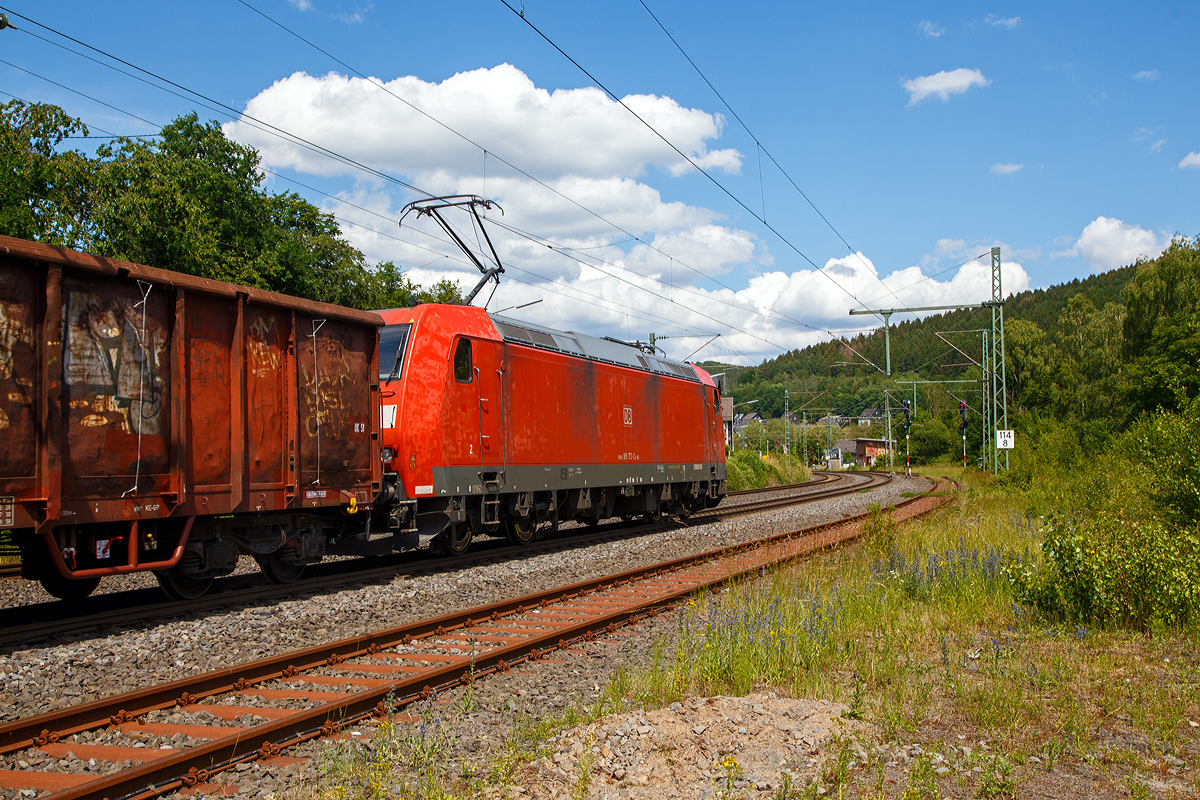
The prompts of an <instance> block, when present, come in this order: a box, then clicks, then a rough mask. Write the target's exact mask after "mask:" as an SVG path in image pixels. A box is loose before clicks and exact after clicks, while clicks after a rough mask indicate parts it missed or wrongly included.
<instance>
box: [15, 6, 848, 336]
mask: <svg viewBox="0 0 1200 800" xmlns="http://www.w3.org/2000/svg"><path fill="white" fill-rule="evenodd" d="M239 2H242V3H243V5H246V6H247V8H250V9H251V10H254V11H256V13H259V14H260V15H261V16H263V17H264V18H266V19H268V20H270V18H269V17H267V16H266V15H265V14H262V12H259V11H257V9H254V8H253V7H252V6H250V5H249V4H247V3H245V2H244V0H239ZM10 13H12V14H13V15H14V16H16V17H18V18H20V19H23V20H25V21H26V22H29V23H30V24H32V25H36V26H37V27H39V28H41V29H43V30H46V31H48V32H50V33H53V34H55V35H57V36H61V37H62V38H64V39H67V40H68V41H71V42H73V43H75V44H77V45H79V46H80V47H83V48H86V49H88V50H90V51H92V52H95V53H98V54H100V55H102V56H104V57H106V58H110V59H112V60H113V61H116V62H118V63H120V64H123V65H125V66H127V67H129V68H130V69H133V70H136V71H137V72H140V73H142V74H143V75H147V76H150V77H152V78H154V79H155V80H158V81H161V82H163V83H166V84H168V85H169V86H172V87H175V88H176V89H179V90H180V91H182V92H185V93H187V94H188V95H191V96H192V97H190V98H189V97H185V96H184V95H180V94H179V93H178V92H175V91H172V90H171V89H168V88H166V87H163V86H160V85H158V84H155V83H152V82H150V81H147V80H145V79H144V78H141V77H139V76H137V75H132V74H130V73H128V72H126V71H125V70H121V69H118V68H116V67H113V66H112V65H111V64H106V63H104V62H103V61H99V60H97V59H95V58H92V57H91V56H88V55H86V54H84V53H79V52H78V51H76V50H73V49H71V48H69V47H65V46H64V45H62V44H59V43H57V42H53V41H52V40H49V39H46V38H45V37H42V36H38V35H37V34H36V33H33V32H31V31H27V30H26V31H23V32H26V33H28V34H29V35H31V36H33V37H34V38H37V39H39V40H41V41H44V42H46V43H48V44H52V45H54V46H56V47H59V48H61V49H64V50H66V51H68V52H71V53H73V54H75V55H77V56H80V57H82V58H85V59H87V60H89V61H92V62H93V63H97V64H100V65H102V66H105V67H108V68H109V69H113V70H114V71H116V72H119V73H121V74H124V75H126V76H128V77H132V78H135V79H136V80H139V81H141V82H143V83H146V84H147V85H150V86H153V87H155V88H158V89H160V90H162V91H166V92H168V93H170V94H172V95H175V96H177V97H180V98H181V99H184V100H188V101H189V102H195V99H194V98H200V99H201V100H202V101H204V102H206V103H209V104H211V105H209V106H207V107H208V108H209V109H210V110H217V108H219V109H222V110H223V111H224V112H225V113H226V114H228V115H230V117H231V118H232V119H243V120H245V119H248V120H250V121H251V122H253V123H255V124H254V125H253V126H252V127H255V128H258V129H260V130H264V131H265V132H267V133H271V134H272V135H276V136H278V137H279V138H282V139H284V140H285V141H289V142H290V143H293V144H299V145H300V146H302V147H304V148H305V149H308V150H311V151H314V152H317V153H318V154H320V155H323V156H326V157H329V158H333V159H334V160H337V161H339V162H340V163H345V164H347V165H351V166H355V167H357V168H359V169H362V170H364V171H366V172H368V173H370V174H373V175H377V176H379V177H381V178H383V179H385V180H388V181H390V182H393V183H396V184H399V185H401V186H404V187H405V188H408V189H410V190H412V191H415V192H418V193H420V194H424V195H426V196H433V195H432V193H430V192H428V191H426V190H423V189H421V188H419V187H416V186H413V185H412V184H409V183H407V182H405V181H401V180H399V179H397V178H394V177H392V176H390V175H387V174H386V173H382V172H380V171H378V170H376V169H374V168H372V167H369V166H367V165H365V164H362V163H360V162H358V161H356V160H354V159H351V158H349V157H347V156H344V155H342V154H340V153H337V152H335V151H333V150H330V149H328V148H325V147H322V146H320V145H317V144H315V143H313V142H310V141H309V140H307V139H304V138H303V137H300V136H298V135H296V134H293V133H291V132H289V131H286V130H284V129H281V128H278V127H276V126H274V125H271V124H270V123H266V122H264V121H262V120H259V119H257V118H255V117H253V116H250V115H248V114H245V113H244V112H241V111H238V110H237V109H234V108H232V107H231V106H228V105H226V104H224V103H221V102H220V101H217V100H214V99H212V98H210V97H208V96H207V95H204V94H203V93H201V92H198V91H196V90H193V89H190V88H188V87H186V86H184V85H182V84H179V83H177V82H175V81H172V80H170V79H169V78H165V77H163V76H161V75H158V74H157V73H155V72H153V71H151V70H147V69H145V68H143V67H139V66H137V65H136V64H133V63H131V62H129V61H126V60H125V59H122V58H120V57H118V56H115V55H113V54H111V53H107V52H106V51H104V50H101V49H99V48H97V47H94V46H92V45H89V44H87V43H86V42H83V41H80V40H79V39H76V38H74V37H72V36H70V35H69V34H65V33H63V32H61V31H58V30H56V29H54V28H51V27H49V26H47V25H44V24H42V23H40V22H38V21H36V20H34V19H32V18H30V17H26V16H24V15H22V14H19V13H16V12H10ZM270 21H272V22H274V20H270ZM275 24H276V25H279V26H280V27H281V28H283V29H284V30H287V28H286V27H284V26H282V25H280V23H277V22H275ZM288 32H289V33H291V31H288ZM293 35H295V36H297V38H300V39H301V40H302V41H305V42H306V43H308V44H310V46H313V47H314V48H315V49H317V50H318V51H319V52H321V53H323V54H325V55H327V56H329V57H330V58H334V57H333V56H330V55H329V54H328V53H325V51H324V50H322V49H321V48H319V47H316V45H312V43H311V42H307V40H305V39H303V37H299V36H298V35H297V34H294V33H293ZM334 60H335V61H338V63H339V64H342V65H343V66H345V67H346V68H347V69H351V70H352V71H354V72H356V74H359V75H361V73H358V72H357V71H356V70H353V69H352V68H350V67H349V66H347V65H345V64H344V63H343V62H341V61H340V60H338V59H336V58H334ZM376 83H377V82H376ZM377 85H378V84H377ZM383 88H384V89H385V91H386V87H383ZM388 94H391V95H392V96H393V97H396V99H398V100H401V101H402V102H405V103H406V104H407V105H410V106H411V104H410V103H408V102H407V101H405V100H403V98H400V97H399V96H397V95H394V94H393V93H391V92H390V91H388ZM202 105H203V103H202ZM213 106H216V107H217V108H213ZM413 108H414V109H415V110H417V111H420V109H417V108H416V107H415V106H413ZM115 110H119V109H115ZM121 113H125V114H129V116H132V117H135V118H137V117H136V115H132V114H130V113H129V112H124V111H122V112H121ZM218 113H220V112H218ZM420 113H422V114H424V112H423V111H421V112H420ZM425 116H429V115H427V114H426V115H425ZM429 118H430V119H431V120H433V121H435V122H437V123H438V124H439V125H442V126H443V127H445V128H447V130H451V131H453V129H451V128H449V127H448V126H445V125H444V124H443V123H441V122H440V121H438V120H436V119H434V118H433V117H429ZM148 124H153V123H148ZM453 132H455V133H456V134H457V135H459V136H462V134H458V133H457V132H456V131H453ZM463 138H464V139H465V140H467V141H470V140H469V139H466V137H463ZM471 143H472V144H475V143H474V142H471ZM475 146H477V147H478V146H479V145H477V144H475ZM481 149H482V148H481ZM492 155H493V157H495V158H497V159H498V160H500V161H502V162H503V163H505V164H506V165H508V166H509V167H511V168H513V169H514V170H515V171H517V172H519V173H520V174H522V175H525V176H526V177H528V178H530V179H531V180H534V181H535V182H537V183H539V184H540V185H542V186H544V187H545V188H547V189H550V190H551V191H553V192H555V193H556V194H558V195H559V196H561V197H563V198H564V199H566V200H568V201H569V202H572V203H573V204H574V205H576V206H578V207H579V208H581V209H584V210H586V211H588V212H589V213H591V214H592V215H593V216H596V217H597V218H598V219H601V220H603V221H605V222H606V223H608V224H610V225H613V226H614V227H616V228H617V229H618V230H621V231H622V232H623V233H625V234H626V235H627V236H629V237H631V238H634V239H636V240H637V241H639V242H641V241H642V240H641V239H640V237H636V236H634V235H633V234H631V233H629V232H627V231H624V229H622V228H620V227H619V226H616V225H615V224H613V223H611V222H610V221H608V220H606V219H604V218H603V217H602V216H600V215H598V214H596V213H595V212H592V211H590V209H586V207H584V206H582V205H580V204H579V203H577V202H575V201H574V200H571V199H570V198H568V197H566V196H565V195H562V193H561V192H558V191H557V190H555V189H553V187H550V186H548V185H546V184H545V183H543V182H542V181H539V180H538V179H537V178H535V177H533V176H532V175H530V174H529V173H527V172H525V171H524V170H521V169H520V168H518V167H516V166H515V165H513V164H511V163H510V162H508V161H506V160H504V159H503V158H500V157H499V156H496V155H495V154H494V153H493V154H492ZM275 174H277V173H275ZM339 199H340V198H339ZM360 227H365V226H360ZM368 230H370V229H368ZM377 233H381V232H378V231H377ZM383 235H385V236H386V235H387V234H383ZM389 238H393V239H397V237H394V236H391V237H389ZM397 240H398V241H404V240H400V239H397ZM410 244H411V243H410ZM648 246H650V247H651V248H652V249H654V250H656V251H658V252H660V253H661V252H662V251H661V250H658V248H655V247H653V245H648ZM664 255H665V254H664ZM676 260H678V259H676ZM680 263H681V264H683V262H680ZM809 263H812V261H811V260H809ZM683 265H684V266H688V265H686V264H683ZM814 266H815V264H814ZM688 268H689V269H692V270H693V271H694V272H697V274H700V275H702V276H703V273H700V272H699V271H698V270H695V269H694V268H691V267H688ZM530 274H536V273H530ZM704 277H707V276H704ZM827 277H828V276H827ZM831 280H832V279H831ZM835 283H836V281H835ZM631 285H633V286H635V287H636V288H638V289H639V290H641V291H649V290H646V289H645V287H640V286H637V285H636V284H631ZM727 288H728V287H727ZM731 291H736V290H732V289H731ZM649 293H650V294H653V295H655V296H656V297H659V298H660V299H663V298H662V296H661V295H659V294H657V293H655V292H652V291H650V292H649ZM676 305H680V304H678V303H676ZM680 307H681V308H685V309H686V310H688V311H691V312H692V313H697V314H699V315H700V316H702V317H705V318H706V319H710V320H712V321H714V322H717V323H718V324H720V325H723V326H725V327H727V328H729V329H730V330H733V331H736V332H738V333H742V334H744V335H747V336H750V337H751V338H754V339H758V340H759V341H762V342H763V343H765V344H768V345H770V346H771V347H773V348H775V349H779V350H782V351H786V350H787V349H788V348H785V347H782V346H781V345H778V344H776V343H774V342H771V341H770V340H768V339H765V338H763V337H761V336H758V335H756V334H753V333H750V332H749V331H745V330H742V329H740V328H737V327H736V326H732V325H729V324H728V323H726V322H723V321H721V320H718V319H716V318H715V317H711V316H709V315H707V314H704V313H703V312H699V311H697V310H695V309H690V308H688V307H686V306H682V305H681V306H680ZM742 310H744V311H749V312H750V313H752V314H755V315H759V316H766V315H765V314H763V312H761V311H759V310H757V309H742ZM800 324H805V323H800ZM807 327H812V326H807Z"/></svg>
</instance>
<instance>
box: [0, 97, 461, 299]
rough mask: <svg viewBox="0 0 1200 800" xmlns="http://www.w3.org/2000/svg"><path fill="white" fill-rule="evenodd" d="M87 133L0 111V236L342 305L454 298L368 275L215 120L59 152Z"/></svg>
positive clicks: (186, 120) (449, 289) (438, 289)
mask: <svg viewBox="0 0 1200 800" xmlns="http://www.w3.org/2000/svg"><path fill="white" fill-rule="evenodd" d="M88 136H89V132H88V128H87V126H86V125H84V124H83V123H82V122H81V121H80V120H78V119H74V118H73V117H70V116H69V115H67V114H66V113H65V112H64V111H63V110H62V109H61V108H58V107H57V106H53V105H46V104H27V103H24V102H22V101H20V100H13V101H10V102H9V103H6V104H4V105H0V174H2V175H3V181H0V233H2V234H6V235H8V236H17V237H21V238H24V239H32V240H34V241H39V242H45V243H47V244H53V245H60V246H64V247H71V248H75V249H78V250H86V251H89V252H92V253H96V254H98V255H102V256H108V257H111V258H119V259H123V260H126V261H134V262H137V263H140V264H148V265H150V266H153V267H161V268H164V269H172V270H176V271H178V272H186V273H190V274H192V275H200V276H203V277H206V278H214V279H216V280H222V281H230V282H233V283H240V284H244V285H247V286H254V287H258V288H262V289H272V290H274V291H278V292H283V293H285V294H290V295H295V296H297V297H306V298H309V299H312V300H321V301H325V302H329V303H337V304H339V305H344V306H351V307H353V308H364V309H371V308H394V307H397V306H402V305H405V304H406V303H407V302H408V299H409V297H410V296H412V295H413V294H417V295H418V296H420V297H421V298H422V299H424V300H429V301H443V302H444V301H449V300H456V299H458V297H459V293H458V292H459V290H458V287H457V286H456V285H453V284H450V283H448V282H445V281H443V282H441V283H439V284H438V285H436V286H434V287H431V288H430V289H428V290H425V289H422V288H421V287H418V286H415V285H413V284H412V283H411V282H410V281H409V280H408V279H407V278H404V277H403V276H402V275H401V274H400V271H399V269H397V267H396V266H395V264H393V263H391V262H384V263H382V264H377V265H374V266H370V267H369V266H368V265H367V263H366V259H365V258H364V257H363V254H362V253H361V252H359V251H358V250H357V249H356V248H355V247H354V246H353V245H351V244H350V243H349V242H348V241H346V239H345V237H344V236H342V233H341V230H340V229H339V227H338V223H337V220H336V219H334V217H333V216H332V215H331V214H327V213H324V212H322V211H321V210H320V209H318V208H317V207H316V206H314V205H313V204H312V203H309V202H308V201H307V200H305V199H304V198H302V197H300V196H299V195H298V194H295V193H287V192H280V193H272V192H269V191H267V189H266V188H265V187H264V185H263V182H264V177H265V176H264V173H263V172H262V171H261V170H260V169H259V157H258V152H257V151H256V150H254V148H252V147H246V146H244V145H240V144H237V143H236V142H232V141H230V140H229V139H227V138H226V137H225V134H224V133H223V132H222V131H221V128H220V126H219V125H217V123H215V122H210V123H207V124H206V123H201V122H200V121H199V120H198V119H197V118H196V115H195V114H189V115H187V116H184V117H180V118H179V119H176V120H175V121H174V122H172V123H170V124H169V125H167V126H165V127H164V128H163V129H162V130H161V132H160V133H159V134H158V135H156V136H153V137H141V138H128V137H118V138H116V139H113V140H111V141H107V142H105V143H104V144H101V145H100V146H99V147H98V148H96V152H95V154H94V155H92V156H89V155H86V154H85V153H83V152H81V151H79V150H71V149H66V148H65V147H64V143H67V144H69V143H70V142H71V141H72V140H75V139H80V138H82V137H88Z"/></svg>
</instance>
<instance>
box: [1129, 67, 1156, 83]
mask: <svg viewBox="0 0 1200 800" xmlns="http://www.w3.org/2000/svg"><path fill="white" fill-rule="evenodd" d="M1157 77H1158V70H1156V69H1144V70H1142V71H1141V72H1135V73H1133V79H1134V80H1135V81H1152V80H1154V79H1155V78H1157Z"/></svg>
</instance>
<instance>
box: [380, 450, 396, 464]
mask: <svg viewBox="0 0 1200 800" xmlns="http://www.w3.org/2000/svg"><path fill="white" fill-rule="evenodd" d="M395 457H396V454H395V453H393V452H392V448H390V447H381V448H380V449H379V460H380V461H382V462H383V463H384V464H390V463H392V459H394V458H395Z"/></svg>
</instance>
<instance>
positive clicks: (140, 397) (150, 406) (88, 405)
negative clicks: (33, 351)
mask: <svg viewBox="0 0 1200 800" xmlns="http://www.w3.org/2000/svg"><path fill="white" fill-rule="evenodd" d="M132 305H133V304H131V303H129V302H128V301H127V299H126V298H123V297H113V296H101V295H99V294H92V293H90V292H72V293H71V295H70V300H69V301H68V303H67V318H66V320H65V322H66V324H65V326H64V328H65V333H66V342H64V347H63V351H64V359H63V370H64V377H65V379H66V383H67V385H68V386H69V387H71V388H72V391H71V407H72V408H74V409H76V410H77V411H82V412H84V414H83V416H82V417H81V418H80V424H81V425H83V426H84V427H89V428H117V429H119V430H122V431H124V432H125V433H134V434H136V433H142V434H146V435H149V436H156V435H158V434H159V433H160V432H161V431H162V422H163V419H162V417H163V393H164V391H165V379H164V377H163V362H164V361H165V359H166V356H167V353H166V342H167V339H166V336H164V334H163V331H162V330H161V328H160V327H159V325H158V323H157V321H156V320H154V319H153V318H152V317H149V315H146V314H144V313H143V312H142V309H141V308H136V309H135V308H133V307H132Z"/></svg>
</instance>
